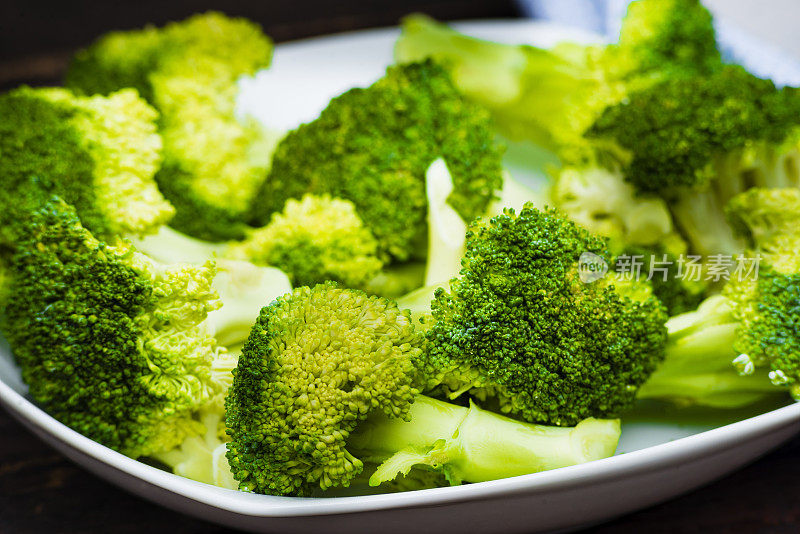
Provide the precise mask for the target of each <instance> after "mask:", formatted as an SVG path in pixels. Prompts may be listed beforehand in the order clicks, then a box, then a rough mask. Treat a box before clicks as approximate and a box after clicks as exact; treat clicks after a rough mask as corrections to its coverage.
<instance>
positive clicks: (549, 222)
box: [423, 206, 667, 425]
mask: <svg viewBox="0 0 800 534" xmlns="http://www.w3.org/2000/svg"><path fill="white" fill-rule="evenodd" d="M610 259H611V255H610V253H609V252H608V251H607V244H606V241H605V240H603V239H601V238H599V237H595V236H593V235H591V234H590V233H588V232H587V231H585V230H583V229H581V228H579V227H578V226H576V225H575V224H574V223H573V222H571V221H569V220H567V219H565V218H564V216H563V215H562V214H560V213H559V212H557V211H556V210H553V209H550V208H547V209H545V210H544V211H539V210H536V209H534V208H532V207H530V206H527V207H525V208H523V209H522V211H520V212H519V214H515V213H514V211H513V210H507V211H506V212H505V213H504V214H503V215H500V216H496V217H493V218H491V219H490V220H488V221H481V220H478V221H476V222H474V223H473V224H472V225H471V226H470V229H469V232H468V234H467V241H466V253H465V255H464V258H463V260H462V262H461V265H462V267H461V271H460V276H459V277H458V278H455V279H453V280H451V281H450V283H449V288H448V287H442V288H439V289H437V290H436V291H435V298H434V300H433V302H432V303H431V316H432V318H431V319H430V321H431V324H430V325H428V326H427V331H426V337H427V340H428V343H427V345H426V350H425V358H424V360H425V367H424V369H425V372H424V374H425V376H426V384H425V387H424V389H423V392H429V393H431V394H433V395H435V396H446V397H449V398H455V397H457V396H459V395H461V394H463V393H466V392H469V393H470V394H472V395H473V396H475V397H477V398H479V399H487V400H491V401H493V402H495V403H497V404H498V405H499V409H500V410H501V411H503V412H506V413H510V414H513V415H515V416H518V417H521V418H523V419H525V420H527V421H531V422H538V423H546V424H553V425H573V424H575V423H577V422H578V421H580V420H581V419H584V418H586V417H616V416H618V415H619V414H620V413H621V412H622V411H624V410H625V409H627V408H629V407H630V406H631V404H632V403H633V401H634V397H635V394H636V389H637V388H638V387H639V386H640V385H641V384H642V383H644V381H645V380H646V379H647V378H648V376H649V375H650V373H651V372H652V371H653V370H654V369H655V368H656V365H657V364H658V363H659V362H660V361H661V359H662V358H663V355H664V343H665V341H666V329H665V327H664V323H665V321H666V319H667V315H666V312H665V310H664V308H663V307H662V305H661V303H660V302H658V299H656V298H655V297H653V295H652V290H651V288H650V286H649V284H648V283H647V282H646V281H641V282H639V281H630V282H629V281H624V280H621V279H616V278H615V277H612V276H606V277H602V278H601V276H602V275H603V274H604V272H603V270H602V269H603V267H604V268H605V269H606V270H607V269H608V265H609V264H610ZM589 264H594V265H595V266H596V267H597V268H598V269H601V270H599V271H598V270H596V271H594V272H591V271H589V270H585V267H587V266H588V265H589Z"/></svg>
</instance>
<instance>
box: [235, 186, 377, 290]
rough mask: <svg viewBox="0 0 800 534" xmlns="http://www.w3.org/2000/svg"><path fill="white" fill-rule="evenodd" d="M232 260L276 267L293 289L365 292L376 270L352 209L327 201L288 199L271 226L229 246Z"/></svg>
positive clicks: (370, 240) (371, 242)
mask: <svg viewBox="0 0 800 534" xmlns="http://www.w3.org/2000/svg"><path fill="white" fill-rule="evenodd" d="M227 254H228V255H229V256H231V257H236V258H241V259H247V260H250V261H252V262H255V263H257V264H262V265H274V266H275V267H278V268H280V269H281V270H283V271H284V272H286V273H287V274H288V275H289V278H290V280H291V281H292V284H293V285H295V286H306V285H314V284H317V283H321V282H325V281H326V280H334V281H337V282H341V283H342V284H344V285H345V286H348V287H359V288H360V287H364V286H365V285H366V284H367V282H368V281H370V280H372V279H373V278H374V277H375V276H376V275H377V273H378V271H379V270H380V268H381V266H382V262H381V261H380V260H379V259H378V256H377V243H376V241H375V238H374V237H372V234H371V233H370V232H369V230H367V229H366V228H365V227H364V224H363V223H362V222H361V219H360V218H359V216H358V214H357V213H356V209H355V206H354V205H353V203H352V202H350V201H348V200H342V199H338V198H331V197H330V196H329V195H323V196H315V195H305V196H303V198H302V199H301V200H299V201H298V200H295V199H289V200H288V201H287V202H286V205H285V206H284V209H283V211H282V212H281V213H276V214H274V215H273V216H272V219H271V220H270V223H269V224H268V225H267V226H265V227H263V228H259V229H256V230H252V231H251V232H250V233H249V235H248V237H247V239H246V240H245V241H242V242H240V243H233V244H231V245H230V246H229V248H228V251H227Z"/></svg>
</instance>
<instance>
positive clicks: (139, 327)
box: [2, 199, 218, 457]
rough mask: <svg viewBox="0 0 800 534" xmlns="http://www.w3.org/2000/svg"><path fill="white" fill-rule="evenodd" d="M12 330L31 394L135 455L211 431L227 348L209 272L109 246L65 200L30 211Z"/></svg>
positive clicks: (14, 265) (11, 303)
mask: <svg viewBox="0 0 800 534" xmlns="http://www.w3.org/2000/svg"><path fill="white" fill-rule="evenodd" d="M9 269H10V280H9V281H8V283H7V287H6V291H7V296H8V298H7V306H6V307H5V314H4V316H3V319H2V331H3V334H4V335H5V337H6V339H7V340H8V341H9V344H10V346H11V348H12V350H13V352H14V356H15V358H16V360H17V362H18V363H19V365H20V367H21V369H22V377H23V379H24V380H25V382H26V383H27V384H28V387H29V389H30V394H31V396H32V397H33V399H34V400H35V401H36V402H37V403H38V404H40V405H41V406H42V407H43V408H44V409H45V410H46V411H47V412H48V413H50V414H51V415H53V416H54V417H55V418H56V419H58V420H59V421H61V422H63V423H64V424H66V425H68V426H70V427H71V428H73V429H75V430H77V431H78V432H80V433H82V434H83V435H85V436H87V437H89V438H91V439H93V440H95V441H98V442H100V443H102V444H104V445H106V446H108V447H111V448H113V449H115V450H118V451H121V452H123V453H125V454H127V455H129V456H132V457H138V456H142V455H149V454H153V453H157V452H161V451H165V450H168V449H170V448H172V447H174V446H176V445H177V444H179V443H180V442H181V441H182V440H183V439H184V438H185V437H186V436H188V435H192V434H193V433H199V432H202V429H203V427H202V424H200V423H199V422H198V421H196V420H195V419H194V418H193V416H192V414H193V412H194V411H195V410H196V409H197V408H198V407H200V406H202V405H203V404H204V403H205V402H206V401H207V400H209V399H210V398H212V397H213V395H214V394H215V393H216V386H215V385H214V382H213V381H212V379H211V367H210V366H211V362H212V359H213V358H214V356H215V355H216V353H217V351H218V349H217V347H216V344H215V341H214V339H213V338H211V337H209V336H208V335H207V334H206V333H205V330H204V328H203V326H202V323H203V321H204V320H205V318H206V315H207V313H208V312H209V311H211V310H213V309H215V308H216V307H217V306H218V304H217V300H216V299H217V297H216V294H215V292H214V291H213V289H212V287H211V282H212V279H213V277H214V268H213V267H212V266H210V265H206V266H191V265H182V264H176V265H160V264H157V263H155V262H154V261H152V260H150V259H149V258H147V257H146V256H144V255H142V254H139V253H137V252H136V251H134V250H133V249H132V248H131V247H130V246H129V245H127V244H125V243H117V244H115V245H113V246H112V245H108V244H105V243H102V242H100V241H98V240H97V239H95V238H94V237H93V236H92V234H91V233H90V232H89V231H87V230H86V229H85V228H84V227H83V226H81V224H80V221H79V219H78V218H77V216H76V214H75V211H74V210H73V209H72V208H71V207H69V206H68V205H66V204H64V203H63V202H62V201H60V200H58V199H53V200H52V201H50V202H49V203H47V204H46V205H44V206H43V207H41V208H40V209H38V210H36V211H33V212H29V215H28V218H27V219H26V221H25V231H24V232H22V233H21V235H20V236H19V237H18V241H17V247H16V252H15V253H14V255H13V257H12V259H11V264H10V267H9Z"/></svg>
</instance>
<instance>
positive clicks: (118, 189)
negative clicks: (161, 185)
mask: <svg viewBox="0 0 800 534" xmlns="http://www.w3.org/2000/svg"><path fill="white" fill-rule="evenodd" d="M0 116H2V117H3V120H2V122H0V174H2V176H3V179H4V187H3V189H2V191H0V202H2V204H3V206H4V207H5V208H4V210H3V212H4V214H5V215H4V217H3V224H2V225H0V228H2V230H0V238H1V239H2V241H5V242H6V244H8V243H10V242H12V241H13V238H14V237H13V231H12V230H13V227H14V226H15V225H14V224H13V223H14V219H15V218H17V216H18V214H16V212H17V211H18V210H20V209H21V210H22V211H24V209H26V207H35V206H37V205H38V204H39V203H40V202H41V201H42V200H46V199H47V198H48V197H49V196H50V195H51V194H55V195H59V196H60V197H61V198H63V199H64V200H65V201H66V202H69V203H70V204H72V205H74V206H75V209H76V210H77V212H78V215H79V216H80V219H81V222H82V224H83V225H84V226H85V227H86V228H87V229H90V230H91V231H92V232H93V233H95V234H96V235H98V236H101V237H109V236H113V235H116V234H136V235H141V234H147V233H151V232H154V231H155V230H156V229H157V228H159V227H160V226H161V225H163V224H164V223H166V222H167V221H168V220H169V219H170V217H172V215H173V213H174V210H173V208H172V206H171V205H170V204H169V203H168V202H167V201H166V200H164V198H163V197H162V196H161V194H160V193H159V191H158V188H157V186H156V183H155V181H154V179H153V175H154V174H155V173H156V171H157V170H158V167H159V165H160V162H161V138H160V137H159V136H158V134H157V132H156V124H155V120H156V117H157V113H156V111H155V110H154V109H153V108H151V107H150V106H149V105H147V103H145V102H144V101H143V100H141V99H140V98H139V97H138V95H137V94H136V91H134V90H131V89H123V90H121V91H119V92H116V93H113V94H111V95H109V96H108V97H102V96H95V97H77V96H74V95H73V94H72V93H70V92H69V91H67V90H66V89H56V88H52V89H31V88H29V87H21V88H19V89H15V90H12V91H10V92H8V93H6V94H3V95H2V96H0ZM19 216H20V217H21V215H19Z"/></svg>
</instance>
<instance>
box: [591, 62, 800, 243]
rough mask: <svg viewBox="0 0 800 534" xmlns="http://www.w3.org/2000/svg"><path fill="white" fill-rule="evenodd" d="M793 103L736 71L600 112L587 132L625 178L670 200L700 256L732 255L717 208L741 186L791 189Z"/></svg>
mask: <svg viewBox="0 0 800 534" xmlns="http://www.w3.org/2000/svg"><path fill="white" fill-rule="evenodd" d="M798 117H800V98H798V97H797V94H796V91H795V90H793V89H789V88H786V89H776V87H775V85H774V84H773V83H772V82H771V81H769V80H762V79H759V78H756V77H755V76H753V75H751V74H749V73H747V72H746V71H745V70H744V69H742V68H740V67H734V66H730V67H726V68H724V69H722V70H721V71H719V72H718V73H716V74H714V75H712V76H707V77H695V78H683V79H670V80H667V81H665V82H662V83H659V84H657V85H655V86H652V87H650V88H648V89H645V90H642V91H638V92H635V93H633V94H631V95H630V97H629V99H628V100H626V101H625V102H623V103H620V104H618V105H616V106H612V107H610V108H608V109H607V110H606V111H605V112H604V113H603V115H602V116H601V117H600V118H599V119H598V120H597V122H596V123H595V124H594V125H593V126H592V128H591V129H590V130H589V131H588V132H587V136H588V137H589V138H591V139H598V140H599V141H600V142H601V143H603V144H614V145H616V146H617V147H619V148H620V149H622V150H623V151H624V152H626V159H627V161H626V163H625V165H624V168H623V175H624V177H625V180H626V181H627V182H629V183H631V184H633V185H634V186H635V187H636V189H637V191H641V192H644V193H656V194H658V195H660V196H662V197H663V198H665V199H667V200H668V201H670V202H671V203H672V211H673V215H674V217H675V220H676V222H677V225H678V227H679V228H680V229H681V231H683V233H684V234H685V235H686V237H687V238H688V240H689V242H690V245H691V247H690V248H691V249H692V250H693V251H696V252H698V253H700V254H704V255H707V254H716V253H728V254H732V253H735V252H738V251H740V250H741V243H739V242H737V241H736V239H735V238H734V236H733V235H732V233H731V230H730V228H729V226H728V225H727V223H726V221H725V215H724V207H725V205H726V204H727V202H728V201H729V200H730V199H731V198H732V197H733V196H735V195H736V194H737V193H739V192H741V191H744V190H746V189H748V188H750V187H775V188H781V187H800V160H799V158H800V151H798V140H800V137H798V134H799V133H800V129H798V124H799V123H800V119H798Z"/></svg>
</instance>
